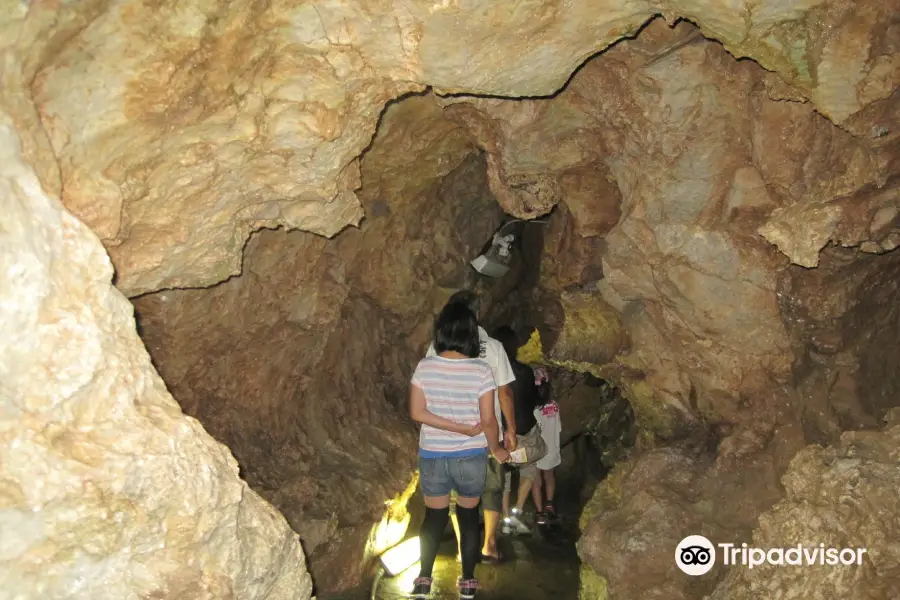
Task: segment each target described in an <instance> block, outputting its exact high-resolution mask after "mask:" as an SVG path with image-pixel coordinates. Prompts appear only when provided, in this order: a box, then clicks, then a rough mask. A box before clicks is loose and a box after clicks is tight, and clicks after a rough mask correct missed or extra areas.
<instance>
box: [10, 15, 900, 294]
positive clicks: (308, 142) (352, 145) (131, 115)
mask: <svg viewBox="0 0 900 600" xmlns="http://www.w3.org/2000/svg"><path fill="white" fill-rule="evenodd" d="M8 4H9V6H8V7H7V8H6V9H5V10H6V12H8V13H9V14H11V15H14V17H13V18H12V19H11V20H10V21H9V22H8V23H7V24H6V25H5V27H4V29H3V31H2V35H3V36H4V39H6V40H8V44H7V45H8V46H9V47H10V49H11V52H8V53H7V56H8V57H9V60H8V65H9V66H8V68H7V69H6V70H5V71H4V73H3V80H4V92H3V94H4V97H5V103H6V104H7V105H8V106H9V107H10V110H11V112H12V114H13V117H14V118H15V120H16V123H17V126H18V129H19V131H20V132H21V133H22V135H23V151H24V153H25V154H26V155H27V156H29V157H31V158H32V163H33V164H35V165H36V167H35V168H36V171H37V172H38V174H39V176H40V177H41V180H42V182H43V184H44V185H45V187H47V189H49V190H51V191H54V192H59V193H60V194H61V198H62V200H63V202H64V204H65V205H66V207H67V208H68V209H69V210H71V211H72V212H73V213H74V214H75V215H76V216H78V217H79V218H80V219H82V220H83V221H84V222H85V223H87V224H88V225H89V226H90V227H91V229H92V230H93V231H94V232H95V233H96V234H97V235H98V236H99V237H100V239H101V241H102V242H103V243H104V245H105V246H106V248H107V250H108V252H109V253H110V256H111V258H112V260H113V262H114V264H115V267H116V272H117V286H118V287H119V288H120V289H121V290H122V291H123V292H124V293H126V295H129V296H136V295H140V294H143V293H147V292H150V291H154V290H159V289H165V288H184V287H202V286H209V285H212V284H215V283H217V282H221V281H223V280H225V279H227V278H228V277H230V276H232V275H234V274H236V273H239V272H240V270H241V252H242V249H243V248H244V245H245V244H246V241H247V239H248V237H249V236H250V234H251V233H252V232H253V231H255V230H258V229H260V228H272V227H277V226H283V227H286V228H288V229H301V230H305V231H308V232H312V233H315V234H320V235H323V236H334V235H335V234H337V233H338V232H340V231H341V230H342V229H344V228H345V227H347V226H356V225H358V224H359V222H360V220H361V219H362V218H363V216H364V214H365V212H364V209H363V206H362V203H361V200H360V197H359V195H358V193H357V192H358V190H359V187H360V182H361V178H360V159H359V157H360V154H361V152H362V151H363V149H364V148H366V146H367V145H368V144H369V143H370V141H371V140H372V137H373V135H374V132H375V128H376V125H377V123H378V119H379V115H380V113H381V111H382V109H383V108H384V106H385V104H386V103H387V102H389V101H390V100H392V99H395V98H397V97H400V96H401V95H403V94H406V93H410V92H420V91H423V90H426V89H428V88H431V89H433V90H434V91H435V92H436V93H438V94H441V95H455V94H476V95H490V96H502V97H511V98H520V97H536V96H548V95H551V94H554V93H555V92H557V91H558V90H559V89H560V88H561V87H562V86H563V85H564V84H565V83H566V81H567V80H568V79H569V77H570V76H571V74H572V72H573V71H574V70H575V69H576V68H577V67H578V66H579V65H580V64H581V63H582V62H583V61H584V60H585V59H587V58H588V57H590V56H592V55H593V54H595V53H597V52H599V51H601V50H603V49H604V48H607V47H608V46H610V45H611V44H613V43H615V42H616V41H617V40H620V39H622V38H623V37H627V36H631V35H633V34H634V33H635V32H637V31H638V30H639V29H640V28H641V27H642V26H643V25H644V24H645V23H646V22H647V21H648V20H649V19H651V18H652V17H653V16H654V15H662V16H663V17H664V18H665V20H666V21H667V22H668V23H669V24H675V23H676V22H677V21H678V20H679V19H685V20H689V21H691V22H693V23H696V25H697V26H698V27H699V29H700V32H702V35H704V36H707V37H709V38H712V39H715V40H718V41H719V42H721V43H722V44H723V46H724V48H725V49H726V50H727V51H728V52H730V53H731V54H732V55H733V56H735V57H738V58H741V57H750V58H752V59H754V60H755V61H757V62H758V63H759V64H760V65H762V66H763V67H764V68H766V69H768V70H771V71H772V72H774V73H777V74H778V75H779V78H780V79H779V82H778V83H777V84H773V87H778V88H779V89H778V90H776V91H775V92H773V93H775V94H781V95H782V96H783V97H786V98H789V99H790V100H791V101H808V102H809V103H811V105H812V106H814V107H815V108H816V110H817V111H818V112H819V113H820V114H822V115H824V116H825V117H827V118H828V119H830V120H831V121H833V122H834V123H837V124H840V125H842V126H844V127H845V128H847V129H848V130H851V131H853V132H854V133H855V134H857V135H869V134H871V132H872V131H873V130H874V131H875V134H876V135H881V134H880V133H879V132H881V131H882V129H883V126H882V125H879V115H878V114H876V113H878V111H879V110H884V109H883V107H882V105H883V104H885V99H886V98H888V97H889V96H890V95H891V93H892V92H893V90H894V89H895V88H896V87H897V84H898V83H900V69H898V60H900V59H898V54H897V53H896V48H894V45H896V43H897V41H896V40H897V39H900V35H898V34H897V27H898V26H897V24H896V23H895V22H894V21H892V19H891V18H889V12H890V10H891V6H890V3H883V2H869V3H862V4H860V3H855V2H849V1H846V0H832V1H818V2H782V1H780V0H769V1H767V2H749V1H745V2H738V3H720V2H700V1H698V0H672V1H667V2H642V1H629V2H613V1H604V2H600V3H599V4H598V3H596V2H586V1H582V2H575V3H564V2H559V1H556V2H554V1H549V2H500V3H498V2H490V1H481V2H470V3H459V2H452V1H444V0H442V1H440V2H421V1H406V2H399V1H398V2H393V3H390V4H386V3H375V2H340V1H332V2H294V1H274V2H258V1H240V2H220V1H219V2H217V1H214V0H209V1H202V2H192V3H189V4H188V3H183V2H153V3H148V2H138V1H123V2H115V3H105V2H97V1H93V2H80V3H71V4H60V3H35V4H31V5H30V6H26V5H23V4H21V3H14V2H9V3H8ZM860 32H862V33H863V35H861V34H860ZM35 40H40V43H35ZM73 82H75V83H74V84H73ZM30 100H33V104H32V102H31V101H30ZM451 103H452V100H451ZM879 107H882V108H879ZM463 112H464V111H458V114H457V117H458V118H464V117H465V118H468V120H469V121H470V122H471V123H475V122H477V121H479V120H481V121H483V120H484V117H483V115H481V116H479V115H473V114H470V115H468V117H466V115H464V114H462V113H463ZM880 127H881V128H882V129H879V128H880ZM488 129H489V128H485V127H484V126H483V123H482V127H481V128H480V129H478V131H480V132H482V133H484V132H486V131H488ZM478 131H476V132H475V134H474V135H475V136H476V137H477V138H479V139H478V141H479V144H480V145H481V146H482V148H483V149H485V150H486V151H487V152H488V170H489V179H490V183H491V189H492V191H493V192H494V194H495V196H497V198H498V200H499V201H500V203H501V206H502V207H503V208H504V209H505V210H506V211H507V212H508V213H510V214H514V215H516V216H520V217H533V216H535V215H538V214H542V213H545V212H547V211H548V210H549V209H550V208H552V206H554V205H555V204H556V203H557V202H559V200H560V197H561V195H562V194H563V193H564V191H563V190H564V188H565V185H564V182H563V181H562V180H561V179H560V178H559V177H557V176H556V175H555V174H548V173H546V172H543V171H541V170H538V169H534V168H527V165H521V164H519V165H516V164H514V163H515V160H516V159H510V158H509V157H508V156H507V157H501V156H497V155H496V153H494V152H491V150H492V147H491V145H490V139H487V138H482V137H481V136H479V135H478ZM888 135H889V136H890V134H888ZM511 160H512V163H511V162H510V161H511ZM543 166H545V165H541V167H543ZM826 200H827V199H826ZM839 212H840V209H839V208H835V207H832V206H819V205H812V206H805V205H804V206H800V207H788V208H784V209H783V210H782V211H781V212H780V213H778V214H777V215H776V216H775V218H774V219H773V222H772V223H769V224H767V225H766V228H765V229H764V230H763V231H762V233H763V234H764V235H765V236H766V237H767V238H768V239H769V240H770V241H772V242H773V243H775V244H777V245H778V247H779V248H780V249H781V250H782V251H783V252H785V253H786V254H787V255H788V256H790V257H791V259H792V260H794V261H795V262H798V263H799V264H808V263H810V262H814V260H815V259H814V255H815V254H816V252H817V251H818V249H819V248H821V247H822V246H824V245H825V244H826V243H827V242H828V240H829V239H831V238H832V237H834V236H836V235H838V233H837V232H836V230H838V229H840V221H841V215H842V214H843V213H840V214H838V213H839ZM797 220H802V221H804V222H807V223H809V227H810V236H811V237H812V240H813V241H812V242H810V243H805V242H804V243H803V244H799V245H798V243H797V242H795V241H791V240H790V239H789V238H790V235H789V233H786V232H789V231H790V228H791V227H792V223H794V222H796V221H797ZM864 237H865V239H864V240H859V241H858V242H857V243H862V242H863V241H872V243H874V244H876V245H878V244H882V242H883V240H879V239H875V240H870V239H869V238H870V237H871V236H864ZM815 246H818V248H815Z"/></svg>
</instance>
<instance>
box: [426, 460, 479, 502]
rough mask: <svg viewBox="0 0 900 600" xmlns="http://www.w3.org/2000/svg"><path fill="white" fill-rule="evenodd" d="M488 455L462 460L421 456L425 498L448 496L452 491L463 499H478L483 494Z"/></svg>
mask: <svg viewBox="0 0 900 600" xmlns="http://www.w3.org/2000/svg"><path fill="white" fill-rule="evenodd" d="M487 461H488V457H487V454H476V455H473V456H460V457H459V458H450V457H441V458H423V457H421V456H420V457H419V484H420V485H421V486H422V493H423V494H424V495H426V496H446V495H447V494H449V493H450V492H451V491H453V490H456V493H457V494H459V495H460V496H462V497H464V498H478V497H480V496H481V493H482V492H483V491H484V477H485V474H486V473H487Z"/></svg>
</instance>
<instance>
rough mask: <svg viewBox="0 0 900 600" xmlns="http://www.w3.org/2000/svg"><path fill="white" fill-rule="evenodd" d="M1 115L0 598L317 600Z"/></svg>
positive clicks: (288, 538)
mask: <svg viewBox="0 0 900 600" xmlns="http://www.w3.org/2000/svg"><path fill="white" fill-rule="evenodd" d="M20 152H21V151H20V147H19V141H18V138H17V136H16V134H15V131H14V129H13V128H12V124H11V121H10V120H9V119H8V118H7V117H6V115H5V113H2V112H0V213H2V214H3V224H2V227H0V279H2V281H3V284H2V285H0V306H3V310H2V311H0V339H2V340H3V343H2V344H0V399H2V400H0V465H2V470H0V530H2V532H3V533H2V543H0V589H2V590H3V592H2V594H3V595H4V596H5V597H9V598H47V599H51V598H73V599H84V600H120V599H122V598H137V597H140V598H196V599H208V600H213V599H215V600H219V599H223V598H247V599H251V598H259V599H260V600H262V599H268V600H279V599H280V600H288V599H291V600H294V599H297V598H300V599H303V598H309V597H310V592H311V589H312V585H311V581H310V577H309V575H308V574H307V572H306V568H305V564H304V562H305V558H304V555H303V551H302V550H301V548H300V544H299V541H298V539H297V536H296V534H295V533H294V532H292V531H291V530H290V528H289V527H288V525H287V523H286V522H285V520H284V518H283V517H282V516H281V515H280V514H279V513H278V512H277V511H276V510H275V509H274V508H273V507H272V506H271V505H269V504H268V503H267V502H265V501H264V500H263V499H262V498H260V497H259V496H258V495H257V494H256V493H255V492H253V491H251V490H250V489H248V487H247V484H246V483H244V482H243V481H241V480H240V479H239V477H238V467H237V463H236V462H235V460H234V458H233V457H232V456H231V454H230V453H229V452H228V449H227V448H225V447H224V446H223V445H221V444H219V443H217V442H216V441H214V440H213V439H212V438H211V437H210V436H209V435H208V434H207V433H206V432H205V431H204V430H203V428H202V427H201V426H200V424H199V423H198V422H197V421H196V420H194V419H192V418H190V417H186V416H185V415H184V414H183V413H182V412H181V410H180V409H179V407H178V405H177V404H176V403H175V401H174V400H173V399H172V397H171V396H170V395H169V393H168V392H167V391H166V388H165V385H164V384H163V382H162V380H161V379H160V378H159V376H158V375H157V374H156V372H155V371H154V369H153V367H152V366H151V363H150V357H149V356H148V355H147V352H146V350H145V349H144V347H143V345H142V344H141V342H140V339H139V338H138V336H137V332H136V331H135V329H134V321H133V318H132V307H131V305H130V304H129V302H128V300H127V299H126V298H125V297H124V296H123V295H122V294H121V293H120V292H119V291H118V290H117V289H115V288H114V287H113V286H112V283H111V279H112V265H111V264H110V261H109V258H108V256H107V255H106V253H105V252H104V250H103V247H102V246H101V244H100V242H99V240H98V239H97V238H96V236H95V235H94V234H93V233H91V232H90V230H89V229H88V228H87V227H86V226H85V225H83V224H82V223H81V222H80V221H78V220H77V219H75V218H74V217H73V216H72V215H71V214H69V213H68V212H67V211H66V210H65V209H63V207H62V205H61V204H60V203H59V201H58V200H57V199H56V198H52V197H49V196H47V195H45V194H44V192H43V191H42V190H41V186H40V183H39V182H38V179H37V177H36V175H35V173H34V171H33V170H32V169H31V168H30V167H28V166H27V165H26V164H25V163H24V162H23V157H22V155H21V153H20Z"/></svg>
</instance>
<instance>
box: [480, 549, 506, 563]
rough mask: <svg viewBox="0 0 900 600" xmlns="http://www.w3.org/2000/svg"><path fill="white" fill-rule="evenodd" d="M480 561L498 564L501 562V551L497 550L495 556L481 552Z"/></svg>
mask: <svg viewBox="0 0 900 600" xmlns="http://www.w3.org/2000/svg"><path fill="white" fill-rule="evenodd" d="M481 562H483V563H485V564H488V565H499V564H500V563H502V562H503V553H502V552H500V551H499V550H497V556H492V555H490V554H482V555H481Z"/></svg>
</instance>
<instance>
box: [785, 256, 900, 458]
mask: <svg viewBox="0 0 900 600" xmlns="http://www.w3.org/2000/svg"><path fill="white" fill-rule="evenodd" d="M898 286H900V254H898V253H897V252H891V253H889V254H885V255H883V256H871V255H866V254H862V253H860V252H856V251H852V250H844V249H836V248H830V249H828V250H826V251H825V252H823V259H822V261H821V262H820V263H819V267H818V268H816V269H803V268H800V267H791V268H790V269H788V270H787V271H785V272H784V273H783V275H782V277H781V281H780V282H779V298H780V302H781V313H782V315H783V318H784V321H785V324H786V325H787V327H788V330H789V331H790V332H791V335H792V338H793V340H794V347H795V349H794V356H795V362H794V374H795V382H796V389H797V394H798V397H797V398H796V401H795V402H794V408H795V410H797V411H798V417H799V419H800V421H802V423H803V426H804V431H805V432H806V436H807V439H808V440H809V441H814V442H817V443H830V442H836V441H837V439H838V436H839V435H840V433H841V432H842V431H846V430H848V429H856V428H860V427H875V426H877V425H878V424H879V423H880V422H881V421H882V419H883V418H884V416H885V414H886V413H887V411H888V410H889V409H890V408H891V407H894V406H896V405H897V398H898V392H900V390H898V387H897V386H898V380H897V377H896V372H897V371H896V370H897V365H898V364H900V345H898V340H897V336H898V332H900V307H898V306H897V302H896V301H895V299H896V296H897V291H898Z"/></svg>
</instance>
